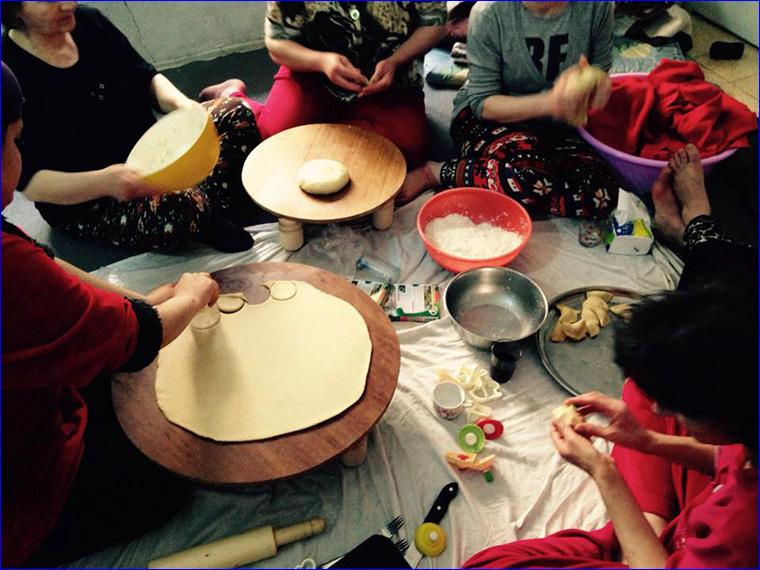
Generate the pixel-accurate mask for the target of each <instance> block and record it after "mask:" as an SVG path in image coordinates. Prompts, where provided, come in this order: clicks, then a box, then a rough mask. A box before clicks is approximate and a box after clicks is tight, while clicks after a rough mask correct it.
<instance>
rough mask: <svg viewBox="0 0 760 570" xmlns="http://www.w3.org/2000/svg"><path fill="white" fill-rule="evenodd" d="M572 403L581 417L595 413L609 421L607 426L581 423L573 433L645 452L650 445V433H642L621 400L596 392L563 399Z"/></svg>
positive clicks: (567, 402) (566, 402) (643, 430)
mask: <svg viewBox="0 0 760 570" xmlns="http://www.w3.org/2000/svg"><path fill="white" fill-rule="evenodd" d="M565 404H573V405H574V406H575V407H576V408H578V412H579V413H580V414H582V415H583V416H587V415H588V414H593V413H598V414H602V415H605V416H607V417H608V418H609V420H610V423H609V425H607V426H600V425H597V424H592V423H588V422H585V421H584V422H583V423H581V424H578V425H576V426H575V431H576V432H577V433H578V434H580V435H582V436H584V437H601V438H603V439H606V440H607V441H611V442H612V443H615V444H618V445H622V446H623V447H627V448H629V449H634V450H636V451H641V452H646V451H647V448H648V447H649V445H650V443H651V439H652V438H651V432H650V431H649V430H645V429H644V428H642V427H641V425H639V422H638V421H636V418H635V417H634V415H633V414H632V413H631V411H630V410H629V409H628V406H627V405H626V404H625V402H623V401H622V400H616V399H615V398H610V397H609V396H605V395H604V394H601V393H599V392H588V393H587V394H581V395H580V396H575V397H573V398H568V399H567V400H565Z"/></svg>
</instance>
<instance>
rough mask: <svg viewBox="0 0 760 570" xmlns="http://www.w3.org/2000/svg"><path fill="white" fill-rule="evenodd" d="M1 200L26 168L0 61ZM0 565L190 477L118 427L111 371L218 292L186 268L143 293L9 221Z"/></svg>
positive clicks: (125, 517) (134, 509)
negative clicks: (157, 460)
mask: <svg viewBox="0 0 760 570" xmlns="http://www.w3.org/2000/svg"><path fill="white" fill-rule="evenodd" d="M2 90H3V93H2V107H3V108H2V123H3V141H2V147H3V160H2V206H3V208H5V207H6V206H7V205H8V204H9V203H10V202H11V200H12V199H13V191H14V189H15V188H16V184H18V180H19V176H20V173H21V154H20V152H19V149H18V146H17V145H18V141H19V138H20V136H21V131H22V122H21V103H22V95H21V90H20V88H19V84H18V82H17V81H16V78H15V77H14V75H13V73H12V72H11V71H10V70H9V69H8V67H7V66H6V65H5V63H3V64H2ZM2 260H3V282H2V291H3V298H2V301H3V329H2V330H3V350H2V352H3V386H2V388H3V396H2V400H3V409H2V417H3V496H2V503H3V555H2V561H3V566H5V567H13V566H18V565H21V564H24V563H26V564H28V565H32V566H36V567H44V568H49V567H51V566H50V565H52V564H60V563H63V562H67V561H70V560H72V559H75V558H77V557H79V556H82V555H84V554H87V553H90V552H94V551H96V550H99V549H102V548H104V547H106V546H108V545H110V544H115V543H117V542H120V541H123V540H129V539H131V538H133V537H134V536H136V535H137V534H140V533H141V532H143V531H146V530H147V529H148V528H149V527H151V526H152V525H156V524H158V523H159V522H160V521H161V520H162V519H164V518H168V517H169V516H170V515H171V514H172V513H173V512H175V511H176V510H177V509H178V508H179V507H180V506H181V505H182V504H184V501H185V499H186V498H187V491H188V490H189V486H188V485H187V484H185V483H183V482H182V481H180V480H178V479H177V478H176V477H173V476H172V475H171V474H169V473H168V472H166V471H164V470H163V469H162V468H160V467H158V466H157V465H156V464H154V463H153V462H151V461H150V460H149V459H147V458H146V457H145V456H143V454H142V453H140V451H138V450H137V448H135V447H134V446H133V445H132V444H131V443H130V441H129V440H128V439H127V436H126V435H125V434H124V432H123V431H122V429H121V427H120V425H119V422H118V420H117V418H116V416H115V413H114V409H113V404H112V402H111V379H110V375H111V374H112V373H113V372H116V371H135V370H139V369H141V368H143V367H145V366H147V365H148V364H150V363H151V362H152V361H153V359H154V358H155V357H156V354H157V352H158V350H159V348H160V347H162V346H164V345H166V344H168V343H169V342H171V341H172V340H173V339H175V338H176V337H177V336H178V335H179V334H180V333H181V332H182V330H183V329H184V328H185V327H186V326H187V325H188V323H189V322H190V320H191V319H192V318H193V316H195V314H196V312H197V311H199V310H200V309H202V308H203V307H204V306H206V305H207V304H210V303H213V302H214V301H215V300H216V298H217V295H218V292H219V289H218V286H217V284H216V282H215V281H214V280H213V279H211V277H210V276H209V275H208V274H207V273H205V274H201V273H196V274H185V275H183V276H182V277H181V278H180V280H179V281H178V282H177V283H176V284H175V285H169V286H164V287H161V288H159V289H157V290H155V291H153V292H152V293H150V294H149V295H148V296H142V295H138V294H136V293H133V292H131V291H127V290H125V289H121V288H119V287H115V286H113V285H111V284H110V283H107V282H104V281H101V280H99V279H97V278H95V277H93V276H92V275H89V274H87V273H85V272H83V271H81V270H79V269H77V268H76V267H73V266H71V265H69V264H68V263H66V262H65V261H62V260H59V259H53V258H52V254H51V253H50V252H49V251H48V250H46V249H44V248H43V247H41V246H39V245H38V244H36V243H35V242H34V241H32V240H31V239H30V238H29V237H28V236H27V235H26V234H24V232H22V231H21V230H20V229H18V228H16V227H15V226H13V225H12V224H10V223H8V222H6V221H5V220H3V223H2Z"/></svg>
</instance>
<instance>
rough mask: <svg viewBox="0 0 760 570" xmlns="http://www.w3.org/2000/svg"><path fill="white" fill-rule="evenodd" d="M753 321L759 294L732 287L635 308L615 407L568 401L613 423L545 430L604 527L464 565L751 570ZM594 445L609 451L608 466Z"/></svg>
mask: <svg viewBox="0 0 760 570" xmlns="http://www.w3.org/2000/svg"><path fill="white" fill-rule="evenodd" d="M756 315H757V305H756V289H755V290H754V291H751V290H749V289H747V288H739V287H733V288H727V287H725V286H724V287H720V286H707V287H705V286H702V287H698V288H693V289H687V290H684V291H678V292H674V293H669V294H667V295H665V296H663V297H661V298H656V299H651V300H647V301H642V302H640V303H639V304H637V305H636V306H635V307H634V309H633V315H632V316H631V318H630V320H629V321H628V322H626V323H625V324H624V325H623V326H622V327H621V328H620V330H619V331H618V332H617V337H616V355H617V356H616V358H617V362H618V364H619V365H620V366H621V367H622V369H623V370H624V371H625V373H626V374H628V375H629V376H630V379H629V380H628V381H627V382H626V385H625V387H624V390H623V399H622V401H620V400H615V399H613V398H610V397H607V396H604V395H602V394H598V393H590V394H583V395H581V396H577V397H574V398H569V399H568V400H567V401H566V403H568V404H574V405H576V406H579V408H580V411H581V413H582V414H584V415H588V414H591V413H601V414H603V415H605V416H607V417H608V418H609V424H608V425H606V426H602V425H598V424H594V423H590V422H586V421H584V422H582V423H580V424H579V425H576V426H575V427H574V428H573V427H571V426H568V425H559V424H558V423H556V422H555V424H554V425H553V426H552V438H553V440H554V444H555V446H556V447H557V450H558V451H559V453H560V455H562V456H563V457H564V458H565V459H566V460H568V461H569V462H570V463H572V464H574V465H576V466H577V467H579V468H581V469H583V470H584V471H586V472H587V473H588V474H589V475H590V476H591V478H592V479H593V480H594V482H595V483H596V485H597V487H598V489H599V493H600V495H601V497H602V500H603V501H604V504H605V506H606V507H607V512H608V514H609V517H610V519H611V522H610V523H608V524H607V525H606V526H605V527H603V528H601V529H598V530H594V531H590V532H589V531H585V530H580V529H571V530H565V531H561V532H558V533H556V534H553V535H551V536H548V537H546V538H539V539H532V540H521V541H517V542H513V543H511V544H504V545H500V546H494V547H491V548H487V549H486V550H483V551H482V552H479V553H477V554H475V555H474V556H472V557H470V559H469V560H467V561H466V562H465V564H464V566H465V567H474V568H512V567H518V568H536V567H552V568H613V567H614V568H618V567H631V568H671V567H676V568H756V567H757V563H758V558H757V553H758V550H757V545H758V543H757V536H758V526H757V522H758V521H757V435H758V434H757V328H756V327H757V320H756ZM634 379H635V380H634ZM584 436H585V437H584ZM592 436H595V437H602V438H604V439H607V440H608V441H611V442H613V443H615V447H614V450H613V452H612V456H611V457H610V456H608V455H606V454H603V453H600V452H599V451H598V450H597V449H596V448H595V447H594V446H593V445H592V443H591V441H589V439H587V438H590V437H592Z"/></svg>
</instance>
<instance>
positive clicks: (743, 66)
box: [687, 14, 758, 113]
mask: <svg viewBox="0 0 760 570" xmlns="http://www.w3.org/2000/svg"><path fill="white" fill-rule="evenodd" d="M691 16H692V26H693V29H692V39H693V41H694V47H693V48H692V49H691V50H690V51H689V53H688V54H687V55H688V57H689V58H690V59H693V60H696V61H697V62H698V63H699V65H700V66H701V67H702V70H703V71H704V73H705V79H707V81H710V82H711V83H714V84H715V85H717V86H719V87H720V88H721V89H723V91H725V92H726V93H728V94H729V95H731V96H732V97H734V98H735V99H738V100H739V101H741V102H742V103H744V104H745V105H747V106H748V107H749V108H750V109H752V110H753V111H754V112H755V113H757V112H758V93H757V82H758V55H757V48H756V47H755V46H753V45H750V44H748V43H747V42H743V43H744V44H745V47H744V56H743V57H742V58H741V59H739V60H735V61H718V60H715V59H710V55H709V54H710V46H711V45H712V43H713V42H715V41H723V42H735V41H742V40H741V39H739V38H737V37H736V36H734V35H733V34H731V33H730V32H727V31H726V30H724V29H722V28H719V27H718V26H716V25H714V24H712V23H711V22H709V21H707V20H705V19H704V18H702V17H701V16H698V15H697V14H692V15H691Z"/></svg>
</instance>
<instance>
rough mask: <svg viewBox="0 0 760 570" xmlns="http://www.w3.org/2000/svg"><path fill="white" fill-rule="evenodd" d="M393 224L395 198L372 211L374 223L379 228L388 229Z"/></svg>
mask: <svg viewBox="0 0 760 570" xmlns="http://www.w3.org/2000/svg"><path fill="white" fill-rule="evenodd" d="M392 224H393V198H391V199H390V200H388V201H387V202H386V203H385V204H383V205H382V206H380V207H379V208H378V209H377V210H375V211H374V212H372V225H373V226H375V228H377V229H378V230H387V229H388V228H389V227H391V225H392Z"/></svg>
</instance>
